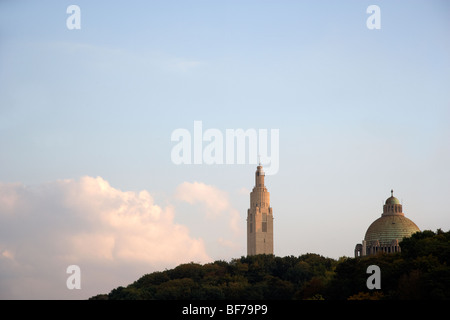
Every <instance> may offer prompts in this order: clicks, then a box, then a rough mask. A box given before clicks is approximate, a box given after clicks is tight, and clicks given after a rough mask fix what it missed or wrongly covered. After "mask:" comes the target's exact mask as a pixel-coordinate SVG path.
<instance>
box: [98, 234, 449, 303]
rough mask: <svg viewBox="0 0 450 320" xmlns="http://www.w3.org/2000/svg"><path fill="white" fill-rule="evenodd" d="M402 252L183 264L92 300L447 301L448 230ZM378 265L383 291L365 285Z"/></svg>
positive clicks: (411, 241) (419, 238) (418, 238)
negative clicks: (374, 266) (368, 268)
mask: <svg viewBox="0 0 450 320" xmlns="http://www.w3.org/2000/svg"><path fill="white" fill-rule="evenodd" d="M400 245H401V248H402V252H401V253H395V254H378V255H375V256H368V257H362V258H340V259H339V260H334V259H331V258H325V257H323V256H320V255H317V254H310V253H309V254H305V255H302V256H300V257H293V256H288V257H276V256H273V255H256V256H247V257H241V258H240V259H233V260H232V261H231V262H226V261H215V262H213V263H208V264H204V265H200V264H196V263H188V264H182V265H179V266H178V267H176V268H174V269H171V270H165V271H162V272H153V273H151V274H147V275H144V276H143V277H141V278H140V279H139V280H137V281H135V282H134V283H133V284H130V285H129V286H127V287H126V288H125V287H118V288H116V289H113V290H112V291H111V292H110V293H109V294H107V295H106V294H104V295H97V296H95V297H92V298H91V299H114V300H115V299H189V300H190V299H239V300H242V299H283V300H287V299H450V266H449V262H450V231H449V232H442V231H441V230H438V231H437V232H436V233H434V232H432V231H423V232H419V233H416V234H414V235H413V236H412V237H410V238H408V239H404V240H403V241H402V242H401V244H400ZM369 265H377V266H379V267H380V269H381V289H380V290H369V289H368V288H367V286H366V281H367V278H368V277H369V276H370V274H367V273H366V271H367V267H368V266H369Z"/></svg>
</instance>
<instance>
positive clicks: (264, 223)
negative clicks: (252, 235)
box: [262, 213, 267, 232]
mask: <svg viewBox="0 0 450 320" xmlns="http://www.w3.org/2000/svg"><path fill="white" fill-rule="evenodd" d="M262 232H267V214H265V213H263V215H262Z"/></svg>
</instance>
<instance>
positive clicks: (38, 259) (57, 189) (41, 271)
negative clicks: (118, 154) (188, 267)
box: [0, 177, 211, 299]
mask: <svg viewBox="0 0 450 320" xmlns="http://www.w3.org/2000/svg"><path fill="white" fill-rule="evenodd" d="M187 199H188V198H186V199H185V200H186V201H187ZM190 261H195V262H201V263H204V262H207V261H211V258H210V257H209V256H208V254H207V253H206V250H205V245H204V242H203V240H202V239H200V238H194V237H192V236H191V235H190V232H189V229H188V228H187V227H186V226H183V225H180V224H177V223H175V222H174V207H173V206H171V205H169V206H167V207H164V208H162V207H160V206H158V205H156V204H155V203H154V200H153V198H152V196H151V195H150V194H149V193H148V192H147V191H141V192H124V191H121V190H118V189H115V188H113V187H111V186H110V185H109V183H108V182H107V181H105V180H104V179H102V178H101V177H97V178H93V177H83V178H81V179H80V180H78V181H76V180H60V181H55V182H50V183H46V184H41V185H37V186H33V187H30V186H25V185H23V184H20V183H15V184H4V183H0V275H1V277H0V299H64V298H68V299H78V298H88V297H90V296H92V295H95V294H97V293H107V292H109V291H110V290H111V289H112V288H115V287H117V286H119V285H127V284H129V283H131V282H132V281H134V280H136V279H137V278H138V277H140V276H142V275H143V274H145V273H149V272H152V271H155V270H160V269H163V268H168V267H173V266H175V265H178V264H179V263H184V262H190ZM72 264H75V265H78V266H79V267H80V269H81V290H69V289H67V287H66V280H67V278H68V277H69V274H66V268H67V267H68V266H69V265H72Z"/></svg>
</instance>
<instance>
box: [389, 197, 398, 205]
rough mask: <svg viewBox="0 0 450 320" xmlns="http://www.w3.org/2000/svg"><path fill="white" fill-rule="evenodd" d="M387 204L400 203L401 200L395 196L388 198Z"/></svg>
mask: <svg viewBox="0 0 450 320" xmlns="http://www.w3.org/2000/svg"><path fill="white" fill-rule="evenodd" d="M386 204H400V201H398V199H397V198H396V197H394V196H392V197H389V198H387V199H386Z"/></svg>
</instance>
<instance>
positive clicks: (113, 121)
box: [0, 0, 450, 259]
mask: <svg viewBox="0 0 450 320" xmlns="http://www.w3.org/2000/svg"><path fill="white" fill-rule="evenodd" d="M70 4H77V5H78V6H80V8H81V30H68V29H67V28H66V19H67V17H68V16H69V15H68V14H67V13H66V8H67V7H68V6H69V5H70ZM371 4H377V5H379V6H380V8H381V29H380V30H369V29H368V28H367V27H366V19H367V18H368V16H369V15H368V14H367V13H366V8H367V7H368V6H369V5H371ZM449 14H450V5H449V4H448V3H447V2H446V1H356V0H355V1H320V2H318V1H268V0H261V1H247V0H246V1H116V2H114V3H111V1H39V2H37V1H2V2H1V3H0V181H1V182H3V183H10V182H17V183H23V184H25V185H40V184H43V183H45V182H49V181H55V180H58V179H75V180H76V179H79V178H80V177H82V176H86V175H87V176H92V177H96V176H101V177H102V178H103V179H105V180H106V181H108V182H109V183H110V184H111V186H112V187H114V188H117V189H120V190H122V191H140V190H143V189H145V190H148V191H149V192H150V193H151V194H152V195H153V196H154V197H155V201H156V203H157V204H158V205H161V206H163V205H165V204H173V203H174V200H173V195H174V193H175V190H176V188H177V186H178V185H180V184H181V183H183V182H194V181H198V182H202V183H205V184H207V185H212V186H215V187H216V188H218V189H220V190H223V191H224V192H226V193H227V194H228V195H229V200H230V202H231V203H232V205H233V207H234V208H235V209H236V210H238V211H239V213H240V218H241V222H242V224H243V228H245V217H246V212H247V208H248V205H249V195H248V194H245V189H244V192H242V188H246V190H248V191H249V190H251V188H252V187H253V184H254V171H255V168H254V166H253V165H222V166H219V165H214V166H211V165H200V166H195V165H180V166H176V165H174V164H173V163H172V162H171V159H170V151H171V149H172V147H173V146H174V143H173V142H171V141H170V135H171V133H172V131H173V130H175V129H177V128H186V129H188V130H191V131H192V130H193V122H194V120H201V121H202V122H203V127H204V129H207V128H217V129H219V130H222V131H223V132H225V130H226V129H228V128H230V129H234V128H243V129H248V128H256V129H271V128H274V129H279V131H280V169H279V172H278V174H276V175H273V176H269V177H267V178H266V183H267V187H268V190H269V192H271V200H272V207H273V210H274V217H275V253H276V254H277V255H280V256H285V255H291V254H292V255H299V254H303V253H306V252H315V253H319V254H322V255H325V256H330V257H333V258H337V257H339V256H343V255H347V256H351V255H352V254H353V249H354V246H355V244H356V243H358V242H360V241H361V240H362V239H363V237H364V234H365V231H366V229H367V227H368V226H369V224H370V223H371V222H372V221H373V220H375V219H376V218H378V217H379V216H380V214H381V212H382V204H383V201H384V200H385V199H386V198H387V197H388V196H389V195H390V190H391V188H393V189H394V190H395V195H396V196H398V197H399V199H402V200H403V203H404V211H405V213H406V216H407V217H409V218H411V219H412V220H413V221H415V222H416V224H417V225H418V226H419V228H421V229H432V230H435V229H437V228H443V229H445V230H448V229H449V225H450V214H449V213H450V211H449V210H450V209H449V208H450V197H449V195H450V170H449V163H450V143H449V142H450V126H449V124H450V34H449V32H450V19H449ZM239 190H241V191H239ZM176 206H177V210H176V213H175V217H174V219H175V221H176V222H177V223H180V224H182V225H185V226H187V227H188V228H189V230H190V232H191V235H192V236H193V237H196V238H202V239H204V241H205V242H206V243H207V245H206V249H207V253H208V254H209V255H210V257H212V258H213V259H229V258H231V257H236V256H240V255H244V254H245V252H246V251H245V237H244V236H240V237H239V238H237V239H236V238H233V240H232V241H234V242H239V241H241V242H242V243H241V247H238V248H237V249H235V250H234V251H227V252H226V253H225V252H223V251H221V249H220V247H219V246H217V245H214V244H213V243H214V242H215V241H216V239H215V238H214V237H216V236H217V234H220V235H221V236H223V237H224V238H226V233H227V232H228V230H227V229H226V228H223V230H217V232H211V231H207V230H205V229H206V228H205V227H206V226H209V225H210V221H208V222H205V219H204V216H199V215H198V214H196V213H195V208H194V209H193V208H192V206H189V205H186V204H180V203H178V204H177V205H176ZM182 209H183V210H182ZM213 226H214V227H218V228H220V226H216V225H214V224H213ZM230 241H231V240H230Z"/></svg>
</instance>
